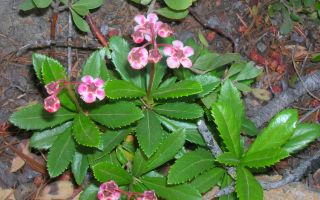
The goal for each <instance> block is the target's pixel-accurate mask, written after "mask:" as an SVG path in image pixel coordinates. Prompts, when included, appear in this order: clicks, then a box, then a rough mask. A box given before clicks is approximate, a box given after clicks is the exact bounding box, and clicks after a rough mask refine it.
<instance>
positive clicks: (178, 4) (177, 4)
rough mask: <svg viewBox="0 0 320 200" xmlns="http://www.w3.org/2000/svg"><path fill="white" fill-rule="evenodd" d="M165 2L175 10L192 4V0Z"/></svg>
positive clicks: (170, 0)
mask: <svg viewBox="0 0 320 200" xmlns="http://www.w3.org/2000/svg"><path fill="white" fill-rule="evenodd" d="M164 2H165V3H166V4H167V6H168V7H170V8H171V9H174V10H185V9H187V8H189V7H190V6H191V5H192V0H164Z"/></svg>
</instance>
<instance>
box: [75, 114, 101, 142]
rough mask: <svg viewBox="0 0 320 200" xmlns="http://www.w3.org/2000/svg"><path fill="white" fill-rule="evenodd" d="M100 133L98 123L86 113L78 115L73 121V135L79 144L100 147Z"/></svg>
mask: <svg viewBox="0 0 320 200" xmlns="http://www.w3.org/2000/svg"><path fill="white" fill-rule="evenodd" d="M100 134H101V133H100V131H99V129H98V128H97V127H96V125H95V124H94V123H93V122H92V121H91V120H90V119H89V117H87V116H86V115H84V113H79V114H78V115H76V117H75V119H74V123H73V136H74V137H75V139H76V141H77V142H78V143H79V144H81V145H83V146H88V147H98V146H99V144H100Z"/></svg>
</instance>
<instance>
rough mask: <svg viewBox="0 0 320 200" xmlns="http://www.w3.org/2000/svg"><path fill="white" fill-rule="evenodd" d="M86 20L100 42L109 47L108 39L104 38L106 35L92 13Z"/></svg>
mask: <svg viewBox="0 0 320 200" xmlns="http://www.w3.org/2000/svg"><path fill="white" fill-rule="evenodd" d="M86 20H87V22H88V24H89V26H90V29H91V32H92V33H93V35H94V36H95V37H96V38H97V39H98V40H99V42H100V43H101V44H102V45H103V46H105V47H107V46H108V42H107V41H106V39H105V38H104V36H103V35H102V33H101V32H100V30H99V29H98V27H97V24H96V23H95V22H94V21H93V20H92V17H91V16H90V15H87V16H86Z"/></svg>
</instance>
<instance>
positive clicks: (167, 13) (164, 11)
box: [155, 7, 189, 19]
mask: <svg viewBox="0 0 320 200" xmlns="http://www.w3.org/2000/svg"><path fill="white" fill-rule="evenodd" d="M155 12H156V13H158V14H159V15H162V16H163V17H166V18H169V19H183V18H185V17H186V16H187V15H188V14H189V11H188V10H179V11H178V10H172V9H170V8H168V7H163V8H160V9H158V10H155Z"/></svg>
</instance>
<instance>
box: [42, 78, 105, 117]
mask: <svg viewBox="0 0 320 200" xmlns="http://www.w3.org/2000/svg"><path fill="white" fill-rule="evenodd" d="M68 84H76V85H79V87H78V93H79V95H80V97H81V99H83V101H85V102H86V103H93V102H95V101H96V99H99V100H102V99H104V97H105V92H104V89H103V87H104V81H103V80H102V79H100V78H95V79H94V78H93V77H92V76H88V75H87V76H84V77H82V78H81V82H80V83H77V82H67V81H64V80H59V81H56V82H51V83H49V84H47V85H46V86H45V88H46V91H47V93H48V94H49V95H50V96H49V97H47V98H45V99H44V109H45V110H47V111H48V112H51V113H53V112H56V111H58V110H59V108H60V99H59V98H58V94H59V92H60V91H61V90H62V89H64V88H65V87H66V86H67V85H68Z"/></svg>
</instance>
